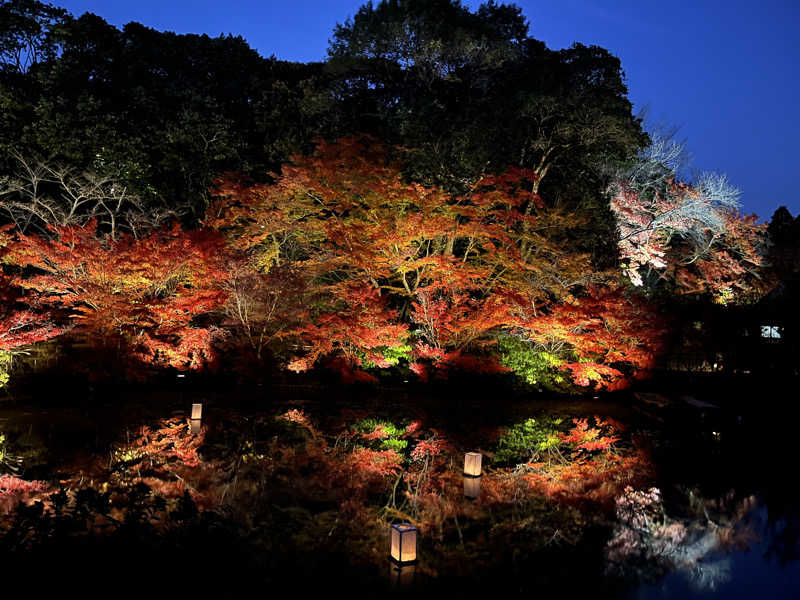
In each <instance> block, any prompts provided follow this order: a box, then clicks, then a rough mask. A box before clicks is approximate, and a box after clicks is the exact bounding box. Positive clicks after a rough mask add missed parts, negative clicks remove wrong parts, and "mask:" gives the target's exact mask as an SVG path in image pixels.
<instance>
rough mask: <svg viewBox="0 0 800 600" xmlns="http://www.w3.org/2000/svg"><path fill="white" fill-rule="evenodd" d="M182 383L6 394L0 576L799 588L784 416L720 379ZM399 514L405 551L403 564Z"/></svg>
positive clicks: (152, 581)
mask: <svg viewBox="0 0 800 600" xmlns="http://www.w3.org/2000/svg"><path fill="white" fill-rule="evenodd" d="M180 385H181V384H176V385H174V386H167V387H165V388H163V389H160V390H153V389H148V390H147V391H146V392H142V391H136V390H129V391H124V390H123V391H119V390H106V391H102V392H101V391H98V392H96V393H95V395H94V397H93V398H90V399H89V400H86V401H85V402H81V403H79V404H78V405H77V406H70V407H59V406H55V405H52V404H51V405H49V406H42V403H41V402H39V403H34V402H33V401H32V400H30V399H29V400H26V401H22V400H21V401H19V402H17V403H16V404H14V405H13V406H12V405H6V407H5V408H0V436H3V437H2V438H0V569H2V571H4V572H8V573H14V574H15V575H16V576H15V577H14V580H13V581H14V585H17V586H19V588H20V590H21V591H23V592H24V593H26V594H28V596H30V595H31V593H33V592H34V591H36V592H39V593H41V595H44V594H45V593H58V592H60V591H63V590H64V587H65V586H70V587H72V588H75V586H78V587H81V586H83V585H86V586H89V587H88V588H87V589H84V590H83V592H84V595H89V596H93V595H94V594H96V595H98V596H99V595H100V594H104V593H107V591H108V590H109V589H113V590H114V593H115V594H116V595H117V596H120V595H122V596H125V595H126V594H127V595H130V597H141V594H149V595H153V594H155V595H156V597H160V596H163V595H167V594H171V593H181V594H185V593H192V594H194V595H197V596H199V597H205V596H211V595H214V596H215V597H231V598H234V597H241V596H242V595H243V594H244V593H246V592H247V591H248V590H250V589H253V588H254V587H259V588H263V589H264V590H269V589H275V588H278V587H280V588H285V587H286V586H290V587H291V589H292V590H293V592H294V594H295V595H300V596H304V595H310V594H315V595H318V594H320V593H326V594H329V593H330V592H331V590H333V589H337V588H341V589H343V590H348V591H349V592H350V593H352V594H356V595H358V596H359V597H383V596H385V595H394V594H397V595H400V594H403V595H406V594H413V595H415V596H424V597H433V596H441V595H443V594H444V595H448V596H449V595H458V596H462V597H482V596H485V595H487V594H495V595H496V594H498V593H501V594H513V595H520V594H539V595H541V594H542V593H559V594H564V593H567V594H570V595H572V594H578V593H580V594H592V595H593V596H595V597H619V598H630V599H655V598H668V597H681V598H751V597H753V596H755V595H757V594H759V595H763V596H765V597H769V598H795V597H798V596H799V595H800V560H798V559H800V503H798V502H796V501H795V497H794V495H793V494H794V490H793V485H792V484H793V481H792V479H793V477H794V476H795V475H794V471H795V469H793V467H791V466H789V464H790V463H789V461H792V457H793V455H794V454H795V437H796V436H795V435H794V433H793V430H794V424H795V423H796V422H797V421H796V417H797V415H796V414H795V413H794V412H793V410H794V409H792V408H790V407H785V406H783V405H781V404H780V403H778V404H774V403H773V404H770V405H769V406H765V404H764V402H762V403H761V404H759V405H758V406H755V405H753V404H752V402H751V401H750V398H752V395H751V393H752V390H744V389H739V393H738V394H737V393H734V392H732V391H731V389H732V388H736V387H737V386H736V385H735V384H732V385H729V386H728V388H727V389H726V391H724V392H723V391H722V390H721V389H719V388H716V387H715V386H714V385H711V386H698V385H695V386H693V387H692V388H691V390H689V387H688V386H687V385H686V382H683V383H682V384H681V385H673V386H664V387H662V388H659V390H660V391H659V393H654V392H653V390H652V388H651V389H650V390H649V391H648V392H641V393H637V394H630V393H619V394H614V395H607V396H604V397H603V398H592V397H585V398H544V397H540V396H536V397H533V398H531V397H529V396H524V395H519V394H517V395H516V396H514V397H513V398H509V399H508V400H505V399H503V398H504V396H506V395H508V394H505V392H503V391H502V390H491V389H481V390H477V389H476V390H472V392H474V393H467V392H464V391H463V390H461V391H460V392H459V393H458V394H454V393H453V390H452V389H447V388H435V387H434V388H420V387H414V388H405V389H403V388H401V389H397V388H393V389H384V390H379V389H370V388H339V387H335V388H324V387H319V386H309V387H297V386H283V387H281V386H273V387H269V388H256V389H249V390H230V389H227V390H226V389H217V390H212V389H211V387H207V386H204V385H202V384H201V385H196V386H194V388H193V389H188V388H187V389H181V388H180ZM493 394H494V397H493ZM487 398H490V399H491V400H489V401H487ZM192 403H202V405H203V409H202V410H203V414H202V426H201V427H199V428H197V429H196V430H195V433H193V432H192V428H191V426H190V423H189V416H190V407H191V405H192ZM709 404H711V405H713V406H709ZM777 415H781V418H778V417H777ZM469 452H477V453H480V454H481V458H482V464H481V473H482V474H481V476H480V478H478V479H474V478H465V477H463V475H462V472H463V470H464V456H465V453H469ZM792 462H793V461H792ZM787 463H789V464H787ZM465 492H467V493H466V494H465ZM467 496H471V497H467ZM18 503H20V504H18ZM401 521H408V522H410V523H412V524H413V525H415V526H416V527H417V528H418V544H417V547H416V550H417V553H416V554H417V556H416V558H417V560H416V562H415V563H414V564H413V565H403V566H401V567H399V568H398V567H397V566H396V565H395V564H394V563H392V562H391V561H390V560H389V554H390V540H389V531H390V526H391V523H398V522H401ZM42 572H46V573H48V577H47V578H41V577H39V576H38V574H40V573H42ZM81 573H83V575H81V577H85V578H86V581H87V583H86V584H81V583H79V582H77V581H76V577H77V576H78V574H81ZM31 586H33V588H34V589H32V588H31ZM126 597H127V596H126Z"/></svg>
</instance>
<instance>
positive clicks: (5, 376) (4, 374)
mask: <svg viewBox="0 0 800 600" xmlns="http://www.w3.org/2000/svg"><path fill="white" fill-rule="evenodd" d="M12 360H13V356H12V354H11V352H9V351H8V350H0V389H2V388H3V387H4V386H5V385H6V384H7V383H8V380H9V379H10V378H11V374H10V371H11V363H12Z"/></svg>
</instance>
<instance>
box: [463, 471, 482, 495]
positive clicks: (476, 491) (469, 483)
mask: <svg viewBox="0 0 800 600" xmlns="http://www.w3.org/2000/svg"><path fill="white" fill-rule="evenodd" d="M480 495H481V478H480V477H466V476H465V477H464V497H465V498H469V499H470V500H475V499H476V498H477V497H478V496H480Z"/></svg>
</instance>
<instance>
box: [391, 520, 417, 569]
mask: <svg viewBox="0 0 800 600" xmlns="http://www.w3.org/2000/svg"><path fill="white" fill-rule="evenodd" d="M389 556H390V557H391V559H392V560H393V561H394V562H396V563H397V564H399V565H404V564H408V563H413V562H415V561H416V560H417V528H416V527H414V526H413V525H412V524H411V523H395V524H394V525H392V530H391V548H390V555H389Z"/></svg>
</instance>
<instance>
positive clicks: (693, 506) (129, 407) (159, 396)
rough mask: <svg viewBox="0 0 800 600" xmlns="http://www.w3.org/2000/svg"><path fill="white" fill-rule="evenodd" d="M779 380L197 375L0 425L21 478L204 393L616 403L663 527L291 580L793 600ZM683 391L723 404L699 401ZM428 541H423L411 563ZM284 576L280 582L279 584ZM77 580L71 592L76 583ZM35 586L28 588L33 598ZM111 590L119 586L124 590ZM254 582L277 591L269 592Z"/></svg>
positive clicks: (550, 409)
mask: <svg viewBox="0 0 800 600" xmlns="http://www.w3.org/2000/svg"><path fill="white" fill-rule="evenodd" d="M681 386H683V387H681ZM649 391H650V392H653V391H654V390H653V389H652V388H651V389H650V390H649ZM781 393H783V392H782V391H781V390H780V389H777V388H775V387H773V388H771V389H769V390H764V391H763V392H762V393H759V392H758V386H753V385H752V384H749V385H748V386H744V387H741V388H738V389H737V385H736V384H735V383H734V384H733V385H732V384H731V383H730V382H726V384H725V386H720V387H717V386H716V385H715V384H713V383H711V384H708V383H707V384H704V385H703V386H696V387H690V386H689V385H688V384H686V382H683V383H681V384H680V385H674V386H672V387H671V388H667V387H665V388H664V390H663V394H662V395H663V396H664V397H665V399H666V400H668V402H665V403H660V401H659V399H658V398H656V397H645V398H646V399H644V400H643V399H641V398H638V399H637V398H636V397H633V396H632V395H631V394H620V395H615V396H609V397H603V398H600V399H592V398H591V397H586V398H580V399H542V398H538V397H537V398H534V399H532V400H531V399H528V398H525V397H522V398H520V397H517V398H515V399H514V400H513V401H511V400H506V399H504V398H503V397H502V396H503V393H502V392H501V391H500V390H498V391H497V397H495V398H491V399H490V400H489V401H487V400H486V395H485V393H484V394H483V395H482V397H481V400H480V401H469V400H463V399H458V400H455V401H451V400H448V401H447V402H444V403H443V402H440V400H439V398H438V396H437V393H436V392H435V391H433V392H429V391H425V390H421V389H419V388H417V389H414V390H411V391H402V390H400V391H398V390H397V389H392V390H388V391H375V390H369V389H363V390H361V389H357V390H355V391H352V390H350V391H348V390H342V389H336V390H333V391H326V390H325V389H321V388H316V387H309V388H292V387H283V388H281V387H273V388H263V389H256V390H250V391H241V390H237V391H233V390H224V389H223V390H216V391H214V392H213V393H212V392H209V391H207V390H204V389H202V385H201V386H195V387H194V389H186V390H181V389H179V388H178V387H175V388H170V389H166V390H164V391H159V392H148V394H147V398H145V399H142V398H130V397H124V396H122V395H113V397H112V395H108V396H104V393H103V392H98V393H97V394H96V397H94V398H91V399H90V400H89V401H87V402H86V403H85V404H83V405H79V406H77V407H71V408H64V407H59V406H57V405H55V403H54V402H50V403H44V404H46V405H47V406H45V407H37V408H34V407H33V403H31V402H30V401H20V402H19V403H17V404H15V405H11V404H6V405H5V407H3V406H2V405H0V433H3V432H7V433H8V437H9V438H13V439H14V441H15V444H16V447H17V449H21V452H20V453H21V454H22V455H23V456H24V458H25V471H24V472H23V475H22V476H23V477H24V478H25V479H29V480H30V479H48V477H49V476H50V475H51V474H52V472H53V471H54V470H55V469H58V468H59V467H60V466H63V465H66V464H71V463H73V464H74V462H75V461H76V459H79V458H80V457H81V456H85V457H86V459H87V461H88V460H89V459H90V458H91V457H93V456H97V455H98V454H100V455H102V454H105V453H108V452H109V451H110V448H111V447H112V446H113V444H114V443H115V442H116V441H119V440H120V439H121V438H123V439H124V436H125V435H126V431H129V430H132V429H135V428H136V426H137V425H139V424H142V423H147V422H150V421H153V420H157V419H161V418H165V417H169V416H171V415H173V414H175V415H181V414H184V413H185V412H186V411H187V410H188V406H189V404H190V403H191V402H193V401H203V402H204V407H205V419H206V422H208V423H211V424H213V423H214V422H215V419H217V418H219V415H221V414H223V413H235V414H237V415H239V416H240V417H243V418H248V419H249V418H255V417H256V416H257V415H259V414H278V413H280V412H282V411H284V410H286V409H287V408H302V409H303V410H305V411H306V412H307V413H308V414H309V415H312V416H313V417H314V418H315V419H318V420H319V421H320V422H324V421H325V419H326V418H329V417H330V418H333V416H334V415H338V414H339V412H340V411H341V409H342V408H343V407H347V408H359V409H363V410H379V411H381V412H383V413H391V412H392V411H397V412H400V413H404V414H408V412H409V411H412V412H413V410H416V409H417V408H419V407H424V409H425V411H426V414H427V415H428V418H429V419H430V420H431V422H433V423H434V425H435V426H436V427H437V428H439V429H441V430H444V431H447V433H448V435H449V436H450V437H452V438H453V439H455V440H458V441H461V442H464V441H465V440H469V438H470V435H471V432H472V431H474V430H475V428H477V427H478V426H487V427H503V426H506V427H507V426H511V425H513V424H514V423H517V422H519V421H521V420H524V419H525V418H527V417H528V416H530V415H536V414H541V413H543V412H545V413H548V414H561V415H564V416H567V417H569V416H587V415H593V414H599V415H603V416H612V417H614V418H616V419H619V420H621V421H623V422H626V423H629V424H630V425H631V427H633V428H634V429H636V430H637V431H640V432H641V433H642V434H643V435H647V436H649V439H651V440H652V443H653V461H654V462H655V465H656V469H657V473H658V475H657V481H655V482H654V485H653V487H657V488H658V493H659V496H658V497H659V498H660V500H659V504H658V506H659V508H658V510H660V511H662V512H661V513H659V514H661V515H662V516H663V515H664V514H666V518H665V520H664V523H663V525H664V526H663V527H662V528H661V529H656V530H652V528H651V530H649V532H643V531H642V530H641V529H637V528H636V524H635V518H632V519H633V520H628V521H626V517H625V516H624V515H623V516H621V517H619V519H617V520H616V521H615V522H612V523H605V524H604V525H602V526H598V527H589V528H587V530H586V531H587V534H586V539H585V540H584V541H583V542H582V543H581V544H579V545H578V546H575V547H559V546H558V545H554V546H553V550H552V552H551V553H549V554H548V555H546V556H543V555H542V553H535V554H533V555H530V556H529V555H527V554H526V548H525V540H524V539H520V540H514V539H512V540H509V543H508V546H507V547H504V548H500V549H493V552H496V553H497V554H496V556H495V557H494V560H493V559H492V557H488V559H486V560H484V561H483V562H482V563H481V565H480V566H477V567H476V569H475V571H474V572H470V568H469V565H462V566H461V567H459V568H458V569H456V570H457V571H458V572H457V573H455V572H452V573H448V572H446V571H444V572H438V573H436V574H435V575H432V574H431V573H425V574H423V571H424V569H420V572H419V573H415V574H414V576H413V577H411V578H409V581H407V582H400V583H393V582H392V581H388V582H387V578H386V576H387V574H389V573H390V567H389V564H388V562H386V561H383V560H382V559H381V560H380V561H378V560H377V559H376V563H375V565H373V567H372V569H371V570H368V572H365V573H364V574H363V577H362V575H361V574H359V573H358V572H354V571H352V570H349V567H348V566H347V565H346V564H343V563H342V561H341V560H340V559H341V557H336V558H332V559H331V563H330V564H328V565H325V564H321V563H320V561H319V560H318V559H315V560H314V561H311V563H310V564H309V566H308V567H307V569H306V568H304V567H301V566H298V571H297V572H298V573H305V574H306V575H307V576H308V578H309V579H308V580H305V581H296V582H295V590H294V594H295V595H297V596H302V597H305V596H308V595H310V594H311V593H312V592H314V591H315V592H320V591H321V590H322V591H325V590H327V591H329V592H332V591H333V590H334V589H336V588H339V587H343V588H345V587H346V588H347V589H349V593H350V594H351V595H352V596H353V597H355V598H359V597H380V596H382V595H385V594H384V592H385V593H392V592H394V593H397V594H403V595H409V596H424V597H429V596H430V597H433V596H443V597H448V596H452V597H486V596H488V595H492V594H503V595H512V596H523V595H524V596H528V597H533V595H535V594H543V593H547V594H551V593H561V594H567V595H571V594H573V593H576V594H581V595H583V594H590V595H593V596H594V597H619V598H627V599H631V600H634V599H636V600H651V599H661V598H697V599H705V598H764V599H768V598H769V599H773V598H774V599H779V598H787V599H788V598H800V500H799V499H798V498H799V497H798V496H797V494H798V492H797V491H796V489H795V488H796V487H797V486H796V484H795V480H796V479H797V478H798V468H797V463H798V460H797V455H798V451H797V448H798V445H800V427H798V423H799V422H800V421H799V420H798V417H799V416H800V415H798V409H797V407H795V406H793V405H792V404H791V403H790V402H789V401H788V400H789V397H790V396H791V395H784V396H783V398H781V397H780V396H779V395H780V394H781ZM682 396H690V397H691V398H693V399H699V400H701V401H702V402H709V403H713V404H714V405H715V406H717V407H718V408H711V407H698V406H696V405H694V404H692V403H691V401H689V402H687V401H686V400H683V399H682ZM467 445H468V443H467ZM645 491H647V490H642V492H643V493H644V492H645ZM653 510H655V509H653ZM654 514H655V513H654ZM668 525H671V528H668ZM466 529H467V530H468V527H467V528H466ZM653 531H655V533H653ZM426 543H427V542H426V540H424V539H422V540H421V541H420V547H421V554H420V557H421V558H420V560H421V561H422V560H424V557H425V544H426ZM1 544H2V541H0V545H1ZM514 544H518V545H519V547H514ZM94 550H95V551H96V550H97V549H94ZM117 550H118V549H117ZM100 552H101V553H102V552H103V551H102V550H101V551H100ZM95 555H96V554H95ZM93 556H94V555H93ZM151 558H152V557H151ZM160 560H163V561H167V560H172V559H171V558H165V557H160ZM465 560H467V559H466V558H465ZM345 562H346V561H345ZM323 563H324V561H323ZM113 564H114V562H113V560H111V559H109V562H108V563H107V564H104V566H103V567H102V568H103V569H110V568H112V567H110V566H109V565H113ZM177 565H178V566H175V565H169V564H167V565H165V564H154V563H152V562H151V561H150V560H148V559H147V558H146V557H142V564H139V565H135V566H133V565H129V566H126V565H124V564H123V565H119V569H120V571H119V573H120V576H121V577H123V579H124V578H125V577H129V576H130V573H129V572H128V573H127V574H125V572H126V570H127V569H136V570H140V569H144V571H143V575H142V576H141V577H144V578H146V577H147V573H148V569H149V570H150V571H152V570H153V569H162V568H164V569H173V568H174V569H191V565H186V564H184V563H182V562H181V561H179V560H178V561H177ZM86 568H87V573H86V574H85V576H86V578H87V581H92V580H93V579H97V577H96V576H93V575H92V574H91V570H92V567H91V565H86ZM3 570H4V565H3V563H2V559H0V575H2V576H5V575H7V573H6V574H4V573H3ZM106 576H107V577H106ZM106 576H104V577H105V578H104V579H103V581H109V580H110V581H115V578H114V577H113V576H109V575H108V573H106ZM394 576H395V575H392V577H394ZM176 577H177V581H178V583H177V584H176V586H175V589H176V590H181V589H183V587H182V584H181V583H180V580H181V578H184V577H186V578H188V580H192V581H193V582H194V586H195V587H194V588H192V589H195V590H198V589H199V590H202V589H204V586H203V585H202V583H200V584H198V581H202V578H204V577H205V578H218V577H221V578H224V577H225V574H224V573H209V572H205V573H195V574H194V575H192V574H190V573H186V572H181V573H177V574H176ZM198 577H199V578H200V579H199V580H198V579H197V578H198ZM315 577H320V578H323V579H324V580H320V579H316V580H315V579H314V578H315ZM271 578H272V579H274V580H275V581H276V582H277V581H281V580H280V577H277V576H276V577H272V575H268V576H267V579H271ZM285 583H286V582H285V581H281V585H284V584H285ZM71 585H72V586H73V587H74V586H76V585H77V588H78V589H80V587H81V586H82V585H83V584H79V583H78V584H76V583H73V584H71ZM243 585H244V584H243ZM276 585H277V583H276ZM359 586H363V587H359ZM376 586H378V587H377V588H376ZM34 588H35V586H34ZM211 589H212V588H208V590H209V591H210V590H211ZM213 589H214V590H216V591H215V595H216V596H217V597H241V594H242V593H243V592H242V590H240V589H238V588H237V585H236V584H235V582H231V583H230V585H228V586H227V587H226V586H222V587H221V588H219V587H215V588H213ZM219 590H222V592H221V594H220V592H219ZM226 590H227V591H226ZM277 590H278V588H277V587H276V588H275V590H274V591H275V592H276V593H277ZM34 591H35V589H34ZM96 591H97V594H98V596H100V595H102V594H101V593H100V591H99V590H96ZM29 592H30V593H28V596H29V597H37V596H36V594H35V593H33V592H32V591H30V590H29ZM151 592H152V593H151V594H150V595H151V596H152V597H165V596H166V595H167V593H168V592H169V593H172V591H171V590H170V588H169V587H161V588H154V589H152V590H151ZM120 594H122V590H118V593H117V595H118V596H119V595H120ZM85 595H89V596H91V594H85ZM122 595H124V594H122ZM201 595H202V594H201ZM258 595H259V597H260V596H272V595H273V594H272V593H267V592H266V591H265V593H259V594H258ZM92 597H93V596H92ZM109 597H114V593H110V595H109ZM280 597H283V593H281V595H280Z"/></svg>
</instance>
